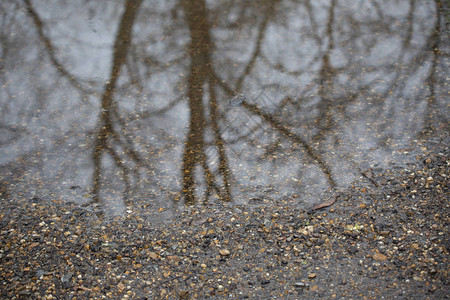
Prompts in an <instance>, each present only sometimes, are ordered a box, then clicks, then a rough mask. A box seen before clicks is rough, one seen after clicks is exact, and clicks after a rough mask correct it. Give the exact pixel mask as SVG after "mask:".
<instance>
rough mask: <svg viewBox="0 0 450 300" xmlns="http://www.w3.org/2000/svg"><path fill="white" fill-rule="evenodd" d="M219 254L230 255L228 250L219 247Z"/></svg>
mask: <svg viewBox="0 0 450 300" xmlns="http://www.w3.org/2000/svg"><path fill="white" fill-rule="evenodd" d="M219 254H220V255H222V256H228V255H230V251H229V250H228V249H220V250H219Z"/></svg>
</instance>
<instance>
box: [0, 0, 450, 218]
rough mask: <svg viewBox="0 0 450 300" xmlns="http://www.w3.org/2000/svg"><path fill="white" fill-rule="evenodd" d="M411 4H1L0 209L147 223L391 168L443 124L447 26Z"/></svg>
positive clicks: (436, 9)
mask: <svg viewBox="0 0 450 300" xmlns="http://www.w3.org/2000/svg"><path fill="white" fill-rule="evenodd" d="M413 3H414V5H411V1H396V2H395V3H392V1H372V2H367V3H366V2H361V1H360V2H355V1H319V2H316V1H314V2H310V1H259V2H258V4H257V5H253V4H251V3H250V2H247V1H241V2H239V1H238V2H233V1H215V2H214V3H207V2H205V1H166V2H161V3H159V4H154V3H150V2H146V1H124V3H121V2H92V3H84V2H83V3H78V2H73V3H72V2H70V3H65V2H64V3H63V2H58V3H55V2H53V1H40V2H39V3H31V2H30V1H18V2H12V1H7V2H3V3H1V4H0V8H1V9H0V11H1V13H0V19H1V20H2V26H1V29H0V31H1V34H2V50H1V60H0V80H1V89H0V93H1V96H0V114H1V121H0V141H1V142H0V154H1V155H0V166H1V170H0V176H1V177H0V188H1V190H0V191H1V194H2V197H4V198H7V197H29V198H30V199H31V198H33V197H38V198H40V199H44V200H61V201H68V202H73V203H76V204H77V205H80V206H81V205H83V206H85V207H91V206H92V207H93V206H95V207H100V209H103V210H104V211H105V212H106V213H107V214H112V215H121V214H126V213H127V212H126V211H127V210H139V209H144V207H145V209H147V210H150V212H151V214H152V215H154V216H155V217H154V218H155V222H156V221H157V219H164V218H166V217H167V218H170V216H171V215H172V213H173V211H174V210H175V209H176V208H177V207H178V208H179V207H182V206H184V205H185V204H188V205H192V204H198V203H205V204H206V203H212V202H215V201H222V202H230V203H233V204H236V205H254V204H258V203H261V202H267V201H276V200H277V199H283V198H287V197H294V198H296V199H298V202H299V205H309V204H311V203H312V202H314V201H317V197H318V195H320V194H322V193H323V192H325V191H327V190H329V189H330V188H333V187H345V186H347V185H348V184H350V183H351V182H352V181H353V180H355V178H357V177H358V176H360V171H358V170H364V169H367V168H369V167H376V168H381V169H383V168H387V167H391V166H392V165H393V164H395V165H402V164H405V163H407V162H408V161H410V160H412V159H414V158H415V157H416V156H417V155H418V153H420V151H422V148H423V147H425V146H424V144H423V140H424V139H423V136H422V135H421V132H423V130H426V129H431V128H432V129H434V130H438V131H439V130H441V131H445V130H447V127H446V126H447V125H446V124H447V123H448V69H449V63H448V51H449V47H448V46H449V43H448V28H447V27H446V26H447V25H446V24H447V23H448V14H445V12H444V11H443V8H442V5H441V4H439V3H441V2H439V1H422V2H420V3H419V2H413ZM444 6H445V5H444ZM158 214H164V215H163V217H162V218H161V217H160V215H158ZM156 216H159V217H156Z"/></svg>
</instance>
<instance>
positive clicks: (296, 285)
mask: <svg viewBox="0 0 450 300" xmlns="http://www.w3.org/2000/svg"><path fill="white" fill-rule="evenodd" d="M307 286H308V285H307V284H306V283H304V282H303V281H298V282H295V283H294V287H296V288H305V287H307Z"/></svg>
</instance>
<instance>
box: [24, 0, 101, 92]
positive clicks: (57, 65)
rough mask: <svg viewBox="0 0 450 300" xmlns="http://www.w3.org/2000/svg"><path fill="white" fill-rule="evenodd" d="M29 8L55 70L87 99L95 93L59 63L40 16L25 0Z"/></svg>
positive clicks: (25, 0)
mask: <svg viewBox="0 0 450 300" xmlns="http://www.w3.org/2000/svg"><path fill="white" fill-rule="evenodd" d="M23 1H24V2H25V4H26V6H27V9H28V13H29V14H30V16H31V19H32V20H33V22H34V24H35V26H36V30H37V31H38V35H39V38H40V39H41V41H42V43H43V44H44V46H45V49H46V50H47V54H48V56H49V58H50V61H51V62H52V64H53V65H54V66H55V69H56V70H57V71H58V72H59V73H60V74H61V76H62V77H64V78H66V79H67V80H68V81H69V82H70V84H71V85H72V86H74V87H75V88H76V89H77V90H79V91H81V92H82V93H83V95H82V96H83V98H85V97H87V94H92V93H94V92H95V91H93V90H90V89H89V88H87V87H85V86H83V84H82V83H81V82H80V81H79V80H78V79H76V78H75V76H74V75H73V74H71V73H70V72H69V71H67V69H66V68H65V67H64V66H63V65H62V64H61V63H60V62H59V61H58V59H57V58H56V55H55V49H54V47H53V44H52V42H51V40H50V39H49V38H48V37H47V36H46V35H45V33H44V24H43V22H42V21H41V19H40V18H39V15H38V14H37V13H36V11H35V10H34V9H33V6H32V4H31V2H30V0H23Z"/></svg>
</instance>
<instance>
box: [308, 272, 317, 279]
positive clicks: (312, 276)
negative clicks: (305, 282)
mask: <svg viewBox="0 0 450 300" xmlns="http://www.w3.org/2000/svg"><path fill="white" fill-rule="evenodd" d="M316 276H317V274H316V273H311V274H309V275H308V278H309V279H313V278H316Z"/></svg>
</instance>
